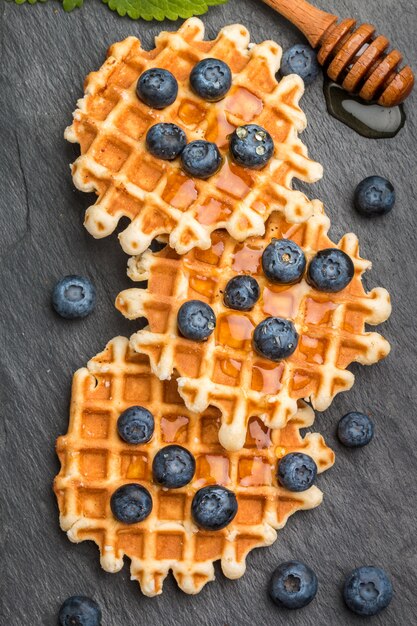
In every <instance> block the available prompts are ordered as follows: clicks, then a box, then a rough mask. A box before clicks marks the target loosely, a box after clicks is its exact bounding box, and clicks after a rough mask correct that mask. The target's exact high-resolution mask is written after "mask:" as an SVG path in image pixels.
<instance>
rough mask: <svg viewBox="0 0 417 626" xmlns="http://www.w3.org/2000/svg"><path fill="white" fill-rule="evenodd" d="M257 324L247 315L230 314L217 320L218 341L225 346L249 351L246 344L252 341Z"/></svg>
mask: <svg viewBox="0 0 417 626" xmlns="http://www.w3.org/2000/svg"><path fill="white" fill-rule="evenodd" d="M254 328H255V324H254V323H253V322H252V321H251V320H250V319H249V318H248V317H246V316H245V315H239V314H237V313H230V314H226V315H222V316H220V317H219V318H218V320H217V327H216V339H217V342H218V343H219V344H221V345H224V346H230V347H232V348H236V349H240V350H243V349H244V348H247V349H249V348H250V344H249V346H248V345H247V343H246V342H249V341H251V339H252V333H253V331H254Z"/></svg>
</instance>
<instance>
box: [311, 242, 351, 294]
mask: <svg viewBox="0 0 417 626" xmlns="http://www.w3.org/2000/svg"><path fill="white" fill-rule="evenodd" d="M354 273H355V267H354V265H353V262H352V259H351V258H350V256H348V255H347V254H346V253H345V252H343V250H339V249H338V248H326V249H325V250H320V251H319V252H317V254H316V256H315V257H314V258H313V259H312V260H311V261H310V265H309V266H308V271H307V277H308V282H309V283H310V284H311V285H312V286H313V287H315V288H316V289H317V290H318V291H329V292H332V293H335V292H337V291H342V289H344V288H345V287H347V286H348V284H349V283H350V281H351V280H352V278H353V275H354Z"/></svg>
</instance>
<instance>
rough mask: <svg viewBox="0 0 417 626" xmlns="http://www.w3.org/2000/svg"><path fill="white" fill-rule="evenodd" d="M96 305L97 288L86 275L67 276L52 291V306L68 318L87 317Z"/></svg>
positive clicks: (59, 313)
mask: <svg viewBox="0 0 417 626" xmlns="http://www.w3.org/2000/svg"><path fill="white" fill-rule="evenodd" d="M95 305H96V288H95V287H94V284H93V283H92V282H91V280H89V279H88V278H85V277H84V276H72V275H71V276H65V277H64V278H61V280H60V281H58V282H57V284H56V285H55V287H54V289H53V291H52V306H53V307H54V309H55V311H56V312H57V313H58V315H60V316H61V317H65V318H66V319H68V320H75V319H77V318H82V317H87V315H89V314H90V313H91V312H92V311H93V309H94V307H95Z"/></svg>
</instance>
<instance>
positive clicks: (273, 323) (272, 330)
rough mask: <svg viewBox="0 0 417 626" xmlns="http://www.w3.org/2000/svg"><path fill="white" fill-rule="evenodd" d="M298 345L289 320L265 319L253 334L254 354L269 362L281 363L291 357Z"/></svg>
mask: <svg viewBox="0 0 417 626" xmlns="http://www.w3.org/2000/svg"><path fill="white" fill-rule="evenodd" d="M297 344H298V333H297V331H296V330H295V327H294V324H293V323H292V322H291V321H290V320H285V319H282V318H281V317H267V318H266V319H264V320H263V321H262V322H260V324H258V325H257V327H256V328H255V331H254V333H253V347H254V348H255V350H256V352H258V353H259V354H260V355H262V356H264V357H265V358H267V359H270V360H271V361H281V359H286V358H287V357H289V356H291V354H292V353H293V352H294V350H295V349H296V347H297Z"/></svg>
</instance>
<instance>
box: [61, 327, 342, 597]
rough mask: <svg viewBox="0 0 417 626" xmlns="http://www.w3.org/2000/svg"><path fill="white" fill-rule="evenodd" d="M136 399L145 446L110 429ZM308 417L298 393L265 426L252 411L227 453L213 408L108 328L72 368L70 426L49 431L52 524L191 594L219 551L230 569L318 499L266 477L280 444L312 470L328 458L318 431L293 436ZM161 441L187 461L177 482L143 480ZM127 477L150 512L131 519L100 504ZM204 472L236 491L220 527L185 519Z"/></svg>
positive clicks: (157, 582) (146, 586) (151, 589)
mask: <svg viewBox="0 0 417 626" xmlns="http://www.w3.org/2000/svg"><path fill="white" fill-rule="evenodd" d="M135 404H139V405H142V406H145V407H146V408H148V409H149V410H150V411H151V412H152V413H153V415H154V417H155V434H154V437H153V439H152V440H151V441H150V442H149V443H148V444H145V445H139V446H134V445H129V444H126V443H124V442H123V441H122V440H121V439H120V438H119V436H118V434H117V431H116V422H117V419H118V417H119V415H120V413H121V412H122V411H124V410H125V409H126V408H127V407H129V406H132V405H135ZM313 419H314V414H313V411H312V410H311V409H310V408H309V407H308V406H307V405H304V404H301V405H300V408H299V411H298V413H297V415H296V416H295V417H294V418H293V419H292V420H291V421H290V422H289V424H288V425H287V426H286V428H284V429H283V430H282V431H274V432H271V431H269V430H268V429H267V428H266V427H265V426H264V424H263V423H262V422H261V421H260V420H258V419H252V420H251V421H250V423H249V428H248V433H247V438H246V443H245V447H244V448H243V449H242V450H241V451H240V452H226V451H225V450H224V449H223V448H222V447H221V446H220V444H219V442H218V437H217V435H218V428H219V425H220V415H219V411H218V409H215V408H210V409H207V410H206V411H205V412H204V413H203V414H201V415H196V414H193V413H191V412H190V411H189V410H188V409H187V408H186V407H185V406H184V403H183V402H182V400H181V398H180V397H179V395H178V393H177V385H176V382H175V380H172V381H165V382H161V381H160V380H158V378H156V376H155V375H154V374H152V372H151V370H150V367H149V361H148V358H147V357H145V356H144V355H140V354H137V353H135V352H133V351H132V350H131V349H130V348H129V342H128V340H127V339H125V338H123V337H116V338H115V339H113V340H112V341H110V342H109V343H108V345H107V347H106V349H105V350H104V351H103V352H102V353H101V354H99V355H98V356H96V357H94V358H93V359H92V360H91V361H90V362H89V363H88V366H87V368H82V369H80V370H78V371H77V372H76V374H75V376H74V381H73V388H72V399H71V414H70V423H69V428H68V433H67V434H66V435H65V436H63V437H59V438H58V441H57V452H58V455H59V459H60V461H61V471H60V473H59V474H58V476H57V477H56V479H55V483H54V489H55V493H56V496H57V499H58V504H59V510H60V523H61V527H62V529H63V530H65V531H66V532H67V533H68V537H69V539H70V540H71V541H74V542H79V541H84V540H92V541H95V542H96V544H97V545H98V547H99V548H100V555H101V564H102V567H103V568H104V569H105V570H106V571H109V572H116V571H118V570H120V569H121V568H122V566H123V558H124V556H125V555H126V556H128V557H129V558H130V559H131V575H132V578H133V579H136V580H138V582H139V584H140V586H141V589H142V591H143V593H144V594H146V595H149V596H154V595H156V594H159V593H161V591H162V585H163V581H164V579H165V577H166V576H167V574H168V572H169V570H172V571H173V573H174V576H175V578H176V580H177V582H178V585H179V586H180V587H181V589H183V591H185V592H187V593H197V592H198V591H200V590H201V588H202V587H203V586H204V585H205V584H206V582H208V581H210V580H213V579H214V567H213V562H214V561H216V560H218V559H221V566H222V569H223V572H224V574H225V575H226V576H228V577H229V578H238V577H240V576H242V575H243V573H244V571H245V558H246V555H247V554H248V552H249V551H250V550H252V549H253V548H256V547H260V546H267V545H270V544H271V543H273V541H275V539H276V536H277V533H276V530H277V529H279V528H282V527H283V526H284V525H285V523H286V521H287V519H288V517H289V516H290V515H291V514H292V513H294V512H295V511H297V510H300V509H310V508H313V507H315V506H317V505H318V504H319V503H320V502H321V500H322V493H321V491H320V490H319V489H318V488H317V487H315V486H313V487H311V488H310V489H308V490H307V491H305V492H302V493H291V492H289V491H287V490H285V489H283V488H282V487H280V486H279V485H278V484H277V481H276V476H275V471H276V463H277V459H279V458H280V457H282V456H283V455H285V454H287V453H288V452H290V451H303V452H306V453H307V454H309V455H310V456H312V457H313V458H314V460H315V461H316V463H317V467H318V471H319V472H321V471H324V470H325V469H327V468H328V467H330V466H331V465H332V464H333V461H334V454H333V452H332V451H331V450H330V449H329V448H328V447H327V446H326V445H325V443H324V441H323V438H322V437H321V436H320V435H318V434H312V433H308V434H306V435H305V436H304V437H301V435H300V428H304V427H306V426H310V425H311V424H312V422H313ZM171 442H175V443H178V444H181V445H182V446H184V447H186V448H188V449H189V450H190V451H191V452H192V454H193V455H194V456H195V458H196V468H197V469H196V474H195V477H194V479H193V481H192V482H191V483H190V484H189V485H187V486H186V487H183V488H181V489H175V490H167V489H162V488H161V487H158V486H157V485H154V484H153V483H152V481H151V466H152V459H153V457H154V455H155V453H156V452H157V451H158V450H159V449H160V448H161V447H162V446H164V445H165V444H168V443H171ZM128 482H139V483H140V484H142V485H144V486H145V487H146V488H147V489H148V490H149V491H150V493H151V494H152V499H153V510H152V513H151V515H150V516H149V517H148V518H147V519H146V520H145V521H143V522H141V523H138V524H133V525H125V524H122V523H120V522H118V521H117V520H116V519H114V518H113V516H112V514H111V511H110V506H109V502H110V497H111V495H112V493H113V492H114V491H115V490H116V489H117V488H118V487H120V486H121V485H122V484H125V483H128ZM214 483H218V484H221V485H225V486H227V487H228V488H229V489H232V490H233V491H234V492H235V493H236V496H237V500H238V514H237V516H236V517H235V519H234V520H233V522H232V523H231V524H230V525H229V526H228V527H226V528H225V529H223V530H220V531H216V532H208V531H202V530H199V529H197V527H196V526H195V525H194V524H193V522H192V520H191V517H190V506H191V500H192V497H193V495H194V493H195V492H196V490H198V489H200V488H201V487H203V486H205V485H207V484H214Z"/></svg>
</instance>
